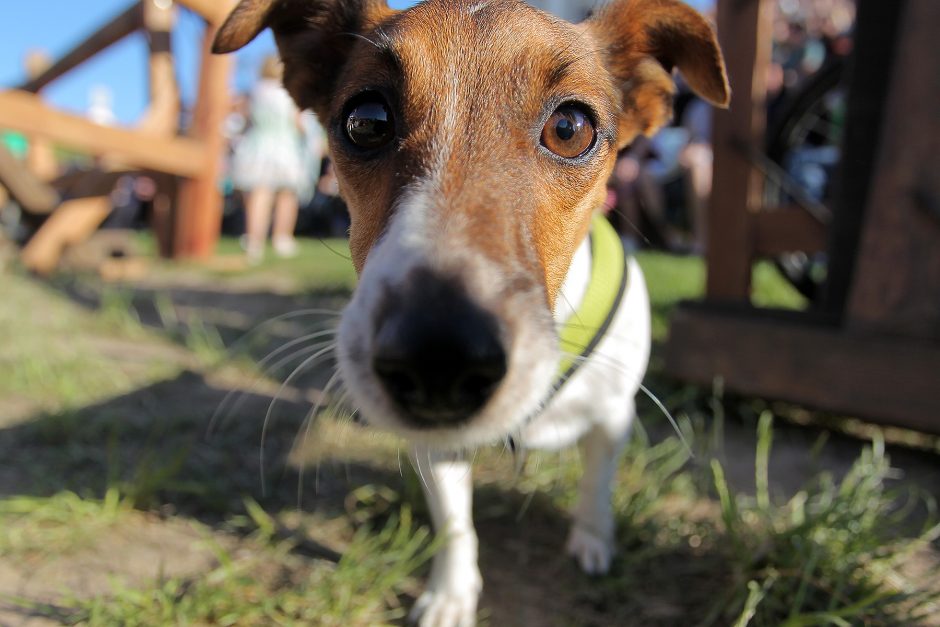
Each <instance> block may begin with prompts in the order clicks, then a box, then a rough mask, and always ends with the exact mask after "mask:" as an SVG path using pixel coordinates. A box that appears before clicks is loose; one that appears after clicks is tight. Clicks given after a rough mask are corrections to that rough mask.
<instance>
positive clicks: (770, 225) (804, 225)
mask: <svg viewBox="0 0 940 627" xmlns="http://www.w3.org/2000/svg"><path fill="white" fill-rule="evenodd" d="M826 237H827V232H826V226H825V225H823V224H821V223H820V222H819V220H816V219H815V218H814V217H813V216H811V215H810V214H809V213H807V212H806V210H804V209H802V208H800V207H796V206H794V207H781V208H779V209H775V210H773V211H760V212H758V213H754V214H751V238H752V241H753V242H754V256H755V257H758V258H773V257H777V256H778V255H782V254H784V253H792V252H797V251H801V252H804V253H807V254H815V253H820V252H823V251H824V250H826Z"/></svg>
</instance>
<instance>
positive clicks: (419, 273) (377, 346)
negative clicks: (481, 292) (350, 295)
mask: <svg viewBox="0 0 940 627" xmlns="http://www.w3.org/2000/svg"><path fill="white" fill-rule="evenodd" d="M374 328H375V329H376V331H375V339H374V343H373V356H372V368H373V370H374V371H375V374H376V375H377V376H378V379H379V381H380V382H381V384H382V386H383V388H384V389H385V391H386V392H387V393H388V395H389V396H390V397H391V399H392V401H393V402H394V403H395V404H396V405H397V406H398V408H399V409H400V410H401V411H402V413H403V414H405V417H406V418H407V419H409V420H410V421H412V422H413V423H414V424H415V426H417V427H418V428H425V429H429V428H442V427H453V426H456V425H458V424H460V423H463V422H465V421H467V420H469V419H470V418H471V417H473V415H474V414H475V413H477V411H479V410H480V409H481V408H482V407H483V406H484V405H485V404H486V402H487V401H488V400H489V399H490V397H491V396H492V395H493V393H494V392H495V391H496V389H497V388H498V387H499V384H500V382H501V381H502V380H503V378H504V377H505V375H506V367H507V366H506V364H507V358H506V350H505V348H504V342H503V338H502V335H503V333H502V332H501V329H500V324H499V322H498V320H497V318H496V317H495V316H494V315H493V314H491V313H489V312H488V311H486V310H485V309H483V308H482V307H480V306H479V305H478V304H476V303H475V302H473V300H472V299H471V298H470V297H469V296H468V295H467V293H466V290H465V289H464V288H463V286H462V285H461V284H460V282H459V281H458V280H457V279H453V278H448V277H441V276H438V275H436V274H434V273H433V272H431V271H429V270H424V269H417V270H414V271H412V273H411V274H410V275H409V277H408V280H407V281H405V286H404V289H402V287H399V288H397V289H395V290H388V291H387V292H386V293H385V295H384V299H383V303H382V306H381V307H380V308H379V310H378V315H377V317H376V320H375V326H374Z"/></svg>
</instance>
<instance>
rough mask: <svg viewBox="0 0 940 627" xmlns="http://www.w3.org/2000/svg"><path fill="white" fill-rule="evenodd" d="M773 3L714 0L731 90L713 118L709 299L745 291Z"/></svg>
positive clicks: (739, 298) (738, 297)
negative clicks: (751, 152) (754, 153)
mask: <svg viewBox="0 0 940 627" xmlns="http://www.w3.org/2000/svg"><path fill="white" fill-rule="evenodd" d="M774 8H775V7H774V2H773V1H772V0H754V1H751V2H740V1H738V0H720V1H719V2H718V39H719V41H720V43H721V47H722V50H723V51H724V55H725V61H726V63H727V66H728V77H729V80H730V82H731V92H732V95H731V105H730V107H729V108H728V110H727V111H716V112H715V118H714V120H715V122H714V143H715V173H714V183H713V186H712V188H713V191H712V199H711V202H710V203H709V210H708V219H709V221H708V247H707V257H708V279H707V286H706V294H707V298H708V299H709V300H713V301H736V302H745V301H747V300H748V298H749V294H750V280H751V260H752V254H753V243H752V242H751V239H750V236H749V235H750V229H749V227H750V220H749V216H748V213H749V212H753V211H756V210H757V209H759V208H760V204H761V201H762V198H761V188H762V183H763V180H762V177H761V175H760V173H759V172H757V171H756V170H755V168H754V167H753V165H752V163H751V162H750V160H749V159H748V157H747V147H751V146H753V147H755V148H757V149H759V148H760V147H761V146H763V139H764V126H765V121H766V120H765V119H766V91H767V90H766V81H765V74H766V72H767V64H768V62H769V61H770V51H771V50H770V49H771V43H770V42H771V40H772V36H771V35H772V28H773V12H774ZM742 146H743V147H744V149H743V150H742Z"/></svg>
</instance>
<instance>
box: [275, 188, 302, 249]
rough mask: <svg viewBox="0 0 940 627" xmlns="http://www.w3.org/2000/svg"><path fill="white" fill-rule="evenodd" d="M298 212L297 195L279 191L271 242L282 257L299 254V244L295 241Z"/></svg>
mask: <svg viewBox="0 0 940 627" xmlns="http://www.w3.org/2000/svg"><path fill="white" fill-rule="evenodd" d="M297 212H298V207H297V194H295V193H294V192H292V191H289V190H283V189H282V190H281V191H279V192H278V193H277V197H276V198H275V202H274V228H273V232H272V237H271V242H272V244H273V245H274V252H275V253H277V254H278V255H280V256H281V257H291V256H293V255H295V254H297V242H295V241H294V228H295V227H296V226H297Z"/></svg>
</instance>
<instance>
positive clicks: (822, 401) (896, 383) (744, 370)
mask: <svg viewBox="0 0 940 627" xmlns="http://www.w3.org/2000/svg"><path fill="white" fill-rule="evenodd" d="M927 1H929V2H932V1H933V0H927ZM742 309H743V311H742ZM790 313H793V312H790ZM761 314H763V315H761ZM669 333H670V337H669V342H668V344H667V347H666V360H665V361H666V371H667V372H668V373H669V374H670V375H672V376H675V377H678V378H680V379H683V380H687V381H692V382H696V383H700V384H703V385H711V384H712V383H713V381H714V380H715V379H716V378H719V377H720V378H721V379H722V381H723V383H724V386H725V388H726V389H728V390H732V391H734V392H737V393H740V394H745V395H749V396H760V397H764V398H771V399H779V400H785V401H791V402H794V403H798V404H801V405H805V406H808V407H811V408H815V409H821V410H826V411H831V412H836V413H839V414H844V415H848V416H854V417H860V418H864V419H867V420H871V421H874V422H877V423H880V424H890V425H896V426H900V427H906V428H910V429H916V430H919V431H927V432H931V433H940V395H938V394H937V385H936V383H937V382H936V373H937V372H940V345H938V344H927V343H923V342H904V341H898V340H896V339H892V338H884V337H879V336H872V335H867V334H853V333H847V332H845V331H842V330H840V329H839V328H838V327H836V326H834V325H831V326H827V325H821V324H811V323H808V322H807V320H806V315H805V314H803V315H802V316H801V317H799V318H795V317H790V319H788V318H787V317H786V316H780V315H775V314H774V313H773V312H767V311H766V310H759V311H758V310H753V309H746V308H739V309H738V311H731V310H730V308H725V309H724V310H722V309H719V308H717V307H707V306H702V305H697V306H696V305H693V304H687V305H683V306H682V307H680V308H679V310H678V311H677V313H676V315H675V317H674V318H673V322H672V326H671V327H670V332H669Z"/></svg>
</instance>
